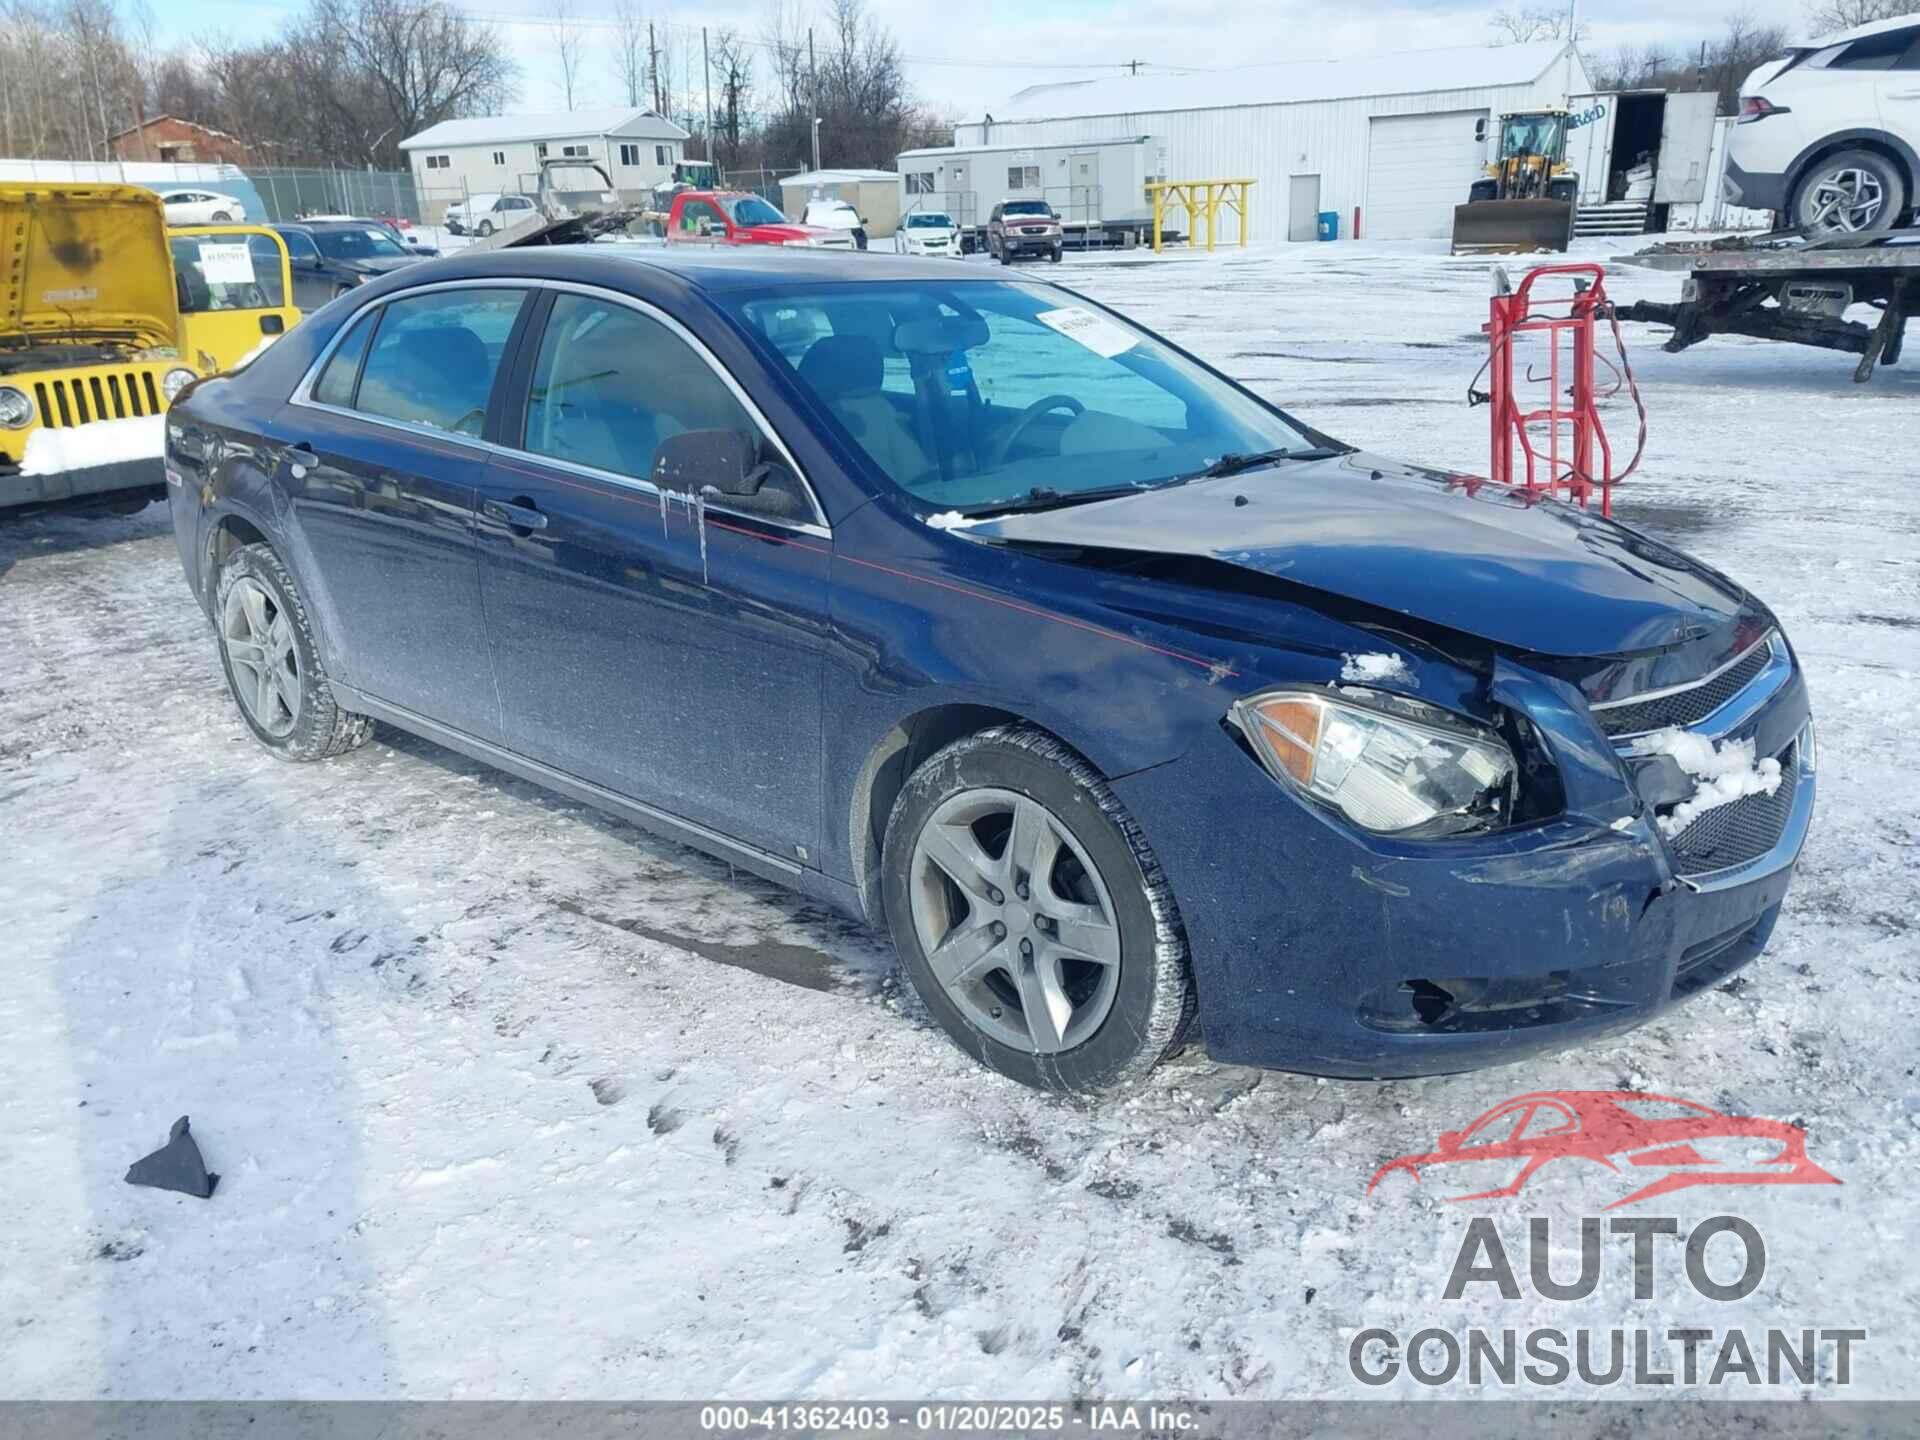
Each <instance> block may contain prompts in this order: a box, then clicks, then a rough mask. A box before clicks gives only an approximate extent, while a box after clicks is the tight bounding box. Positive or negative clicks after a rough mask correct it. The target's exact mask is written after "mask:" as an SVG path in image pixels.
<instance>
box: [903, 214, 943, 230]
mask: <svg viewBox="0 0 1920 1440" xmlns="http://www.w3.org/2000/svg"><path fill="white" fill-rule="evenodd" d="M907 228H908V229H909V230H951V229H952V228H953V221H952V220H950V219H948V218H947V217H946V216H945V215H941V214H939V213H937V212H935V213H931V214H925V215H909V216H908V217H907Z"/></svg>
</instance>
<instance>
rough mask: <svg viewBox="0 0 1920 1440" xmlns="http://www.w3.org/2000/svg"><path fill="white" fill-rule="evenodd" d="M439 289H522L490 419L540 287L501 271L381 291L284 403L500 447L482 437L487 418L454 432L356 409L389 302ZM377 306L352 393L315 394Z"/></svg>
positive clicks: (493, 393)
mask: <svg viewBox="0 0 1920 1440" xmlns="http://www.w3.org/2000/svg"><path fill="white" fill-rule="evenodd" d="M443 290H517V291H519V292H520V310H519V313H518V314H516V315H515V316H514V322H513V324H514V328H513V329H512V330H510V331H509V332H508V334H507V348H506V350H505V351H503V352H502V354H501V357H500V364H499V366H498V367H497V368H496V369H495V370H494V373H493V386H492V388H491V389H490V390H489V391H488V392H487V412H488V419H489V420H490V419H491V418H492V413H493V406H494V402H495V397H496V396H498V395H499V393H500V390H501V386H502V383H503V382H504V380H505V378H506V375H507V371H508V369H509V368H510V367H511V366H512V365H513V363H514V360H515V356H516V354H517V347H518V339H519V337H520V336H521V335H522V334H523V333H524V331H523V328H522V327H523V326H524V324H525V321H526V317H527V312H528V311H529V309H531V306H530V305H529V303H528V300H529V297H532V298H534V299H537V298H538V295H539V290H540V287H539V286H538V285H536V284H534V283H533V282H532V281H528V280H522V279H519V278H518V277H514V276H500V277H497V278H494V279H488V280H443V281H441V282H439V283H438V284H436V285H421V286H417V287H415V288H414V289H411V290H396V291H394V292H393V293H392V294H390V295H383V296H381V297H380V298H379V299H378V300H376V301H374V302H373V303H372V304H370V305H367V306H364V307H362V308H361V309H359V310H357V311H355V312H354V316H353V318H352V319H351V320H348V321H347V322H346V323H345V324H343V325H342V326H341V327H340V328H339V329H338V330H336V331H335V332H334V334H333V338H332V339H330V340H328V341H327V343H326V346H325V347H324V348H323V349H322V350H321V352H320V355H319V357H318V358H317V359H315V361H314V362H313V364H311V365H309V366H308V367H307V373H306V374H305V375H303V376H302V377H301V378H300V383H299V384H298V385H296V386H294V389H293V394H292V395H290V396H288V397H287V403H288V404H290V405H304V406H306V407H307V408H309V409H313V410H325V411H327V412H328V413H329V414H333V415H344V416H346V417H347V418H348V419H350V420H358V421H360V422H361V423H362V424H365V425H380V426H384V427H386V428H388V429H392V430H399V431H402V432H404V433H405V434H408V435H424V436H427V437H428V438H430V439H435V440H446V441H451V442H452V443H454V444H456V445H466V446H470V447H473V448H476V449H481V450H498V449H501V448H502V447H501V446H499V445H496V444H495V443H494V442H492V441H491V440H488V439H486V438H484V435H485V429H486V423H487V422H485V421H483V422H482V434H480V435H462V434H460V433H459V432H458V431H454V430H442V429H440V428H439V427H438V426H436V425H422V424H418V423H416V422H414V421H411V420H399V419H395V418H394V417H393V416H391V415H372V414H369V413H367V412H366V411H365V410H361V409H359V408H357V407H358V406H359V403H360V381H361V379H362V378H363V377H364V376H365V374H366V368H367V357H368V356H370V355H372V354H373V347H374V345H375V344H376V343H377V342H378V340H379V338H380V325H381V322H383V321H384V320H385V319H386V310H387V307H388V306H390V305H391V304H393V302H394V301H396V300H411V299H413V298H414V297H416V296H419V295H432V294H435V293H437V292H439V291H443ZM375 311H377V312H379V313H377V314H374V315H373V331H372V333H371V334H369V335H368V336H367V348H366V349H365V350H364V351H363V352H362V353H361V356H360V363H359V366H358V368H357V369H356V370H355V371H354V376H353V398H352V399H351V400H350V401H349V402H348V403H347V404H346V405H333V404H329V403H328V402H327V401H325V400H318V399H315V398H314V394H313V390H314V387H315V386H316V385H318V384H319V383H320V377H321V376H322V375H324V374H326V370H327V362H328V361H329V360H331V359H332V358H333V352H334V351H336V350H338V349H339V348H340V345H341V343H342V342H343V341H345V339H346V338H347V336H348V335H349V334H351V333H352V331H353V329H354V327H355V326H356V325H358V324H359V323H360V320H361V317H363V316H365V315H367V314H369V313H371V312H375Z"/></svg>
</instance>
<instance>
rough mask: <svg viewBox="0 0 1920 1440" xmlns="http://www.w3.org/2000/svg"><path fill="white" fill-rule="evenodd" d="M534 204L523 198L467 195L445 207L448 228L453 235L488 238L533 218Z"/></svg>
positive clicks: (515, 196)
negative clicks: (469, 234)
mask: <svg viewBox="0 0 1920 1440" xmlns="http://www.w3.org/2000/svg"><path fill="white" fill-rule="evenodd" d="M533 213H534V211H533V201H531V200H529V199H528V198H527V197H526V196H525V195H496V194H491V193H489V194H485V195H469V196H468V197H467V198H466V199H465V200H461V201H456V202H455V203H454V204H452V205H449V206H448V207H447V214H446V224H447V229H449V230H451V231H452V232H453V233H454V234H456V235H465V234H468V233H469V232H471V233H472V234H475V235H481V236H485V235H491V234H493V232H494V231H496V230H504V229H506V228H507V227H508V226H509V225H518V224H519V223H520V222H521V221H522V220H526V219H529V218H530V217H531V216H532V215H533Z"/></svg>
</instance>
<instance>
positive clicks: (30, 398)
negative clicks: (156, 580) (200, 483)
mask: <svg viewBox="0 0 1920 1440" xmlns="http://www.w3.org/2000/svg"><path fill="white" fill-rule="evenodd" d="M0 237H4V245H5V251H4V257H0V258H3V259H4V267H3V269H0V274H4V283H5V286H6V309H5V312H4V313H3V314H0V514H4V513H5V512H6V511H8V510H10V509H17V508H19V507H23V506H40V505H45V504H51V503H54V502H57V501H64V500H71V499H78V498H86V499H89V500H93V499H96V498H97V499H98V500H99V502H100V503H102V504H103V505H105V506H107V507H108V508H113V509H137V508H138V507H139V506H141V505H144V504H145V503H147V501H148V500H150V499H153V498H155V497H157V496H160V495H164V494H165V482H164V479H163V477H162V473H161V462H160V454H161V448H162V440H163V432H162V426H163V425H164V424H165V421H164V420H163V419H162V416H163V415H164V414H165V411H166V408H167V406H168V405H169V404H170V403H171V402H172V400H173V398H174V397H175V396H176V395H178V394H179V393H180V392H181V391H182V390H183V389H185V388H186V387H187V386H188V385H190V384H192V383H193V382H194V381H195V380H197V379H199V378H200V377H202V376H203V375H213V374H218V373H219V372H220V371H222V370H230V369H233V368H234V367H235V366H237V365H239V364H241V363H243V362H244V361H245V360H246V359H247V358H248V357H249V356H250V355H251V354H252V353H253V352H254V351H256V350H257V349H258V348H260V347H261V346H262V345H263V344H267V343H271V342H272V340H273V339H276V338H277V337H278V336H279V335H280V334H282V333H283V332H284V331H285V330H286V329H287V328H288V327H290V326H291V325H293V324H294V323H295V322H296V321H297V320H298V319H299V318H300V312H299V311H298V310H296V309H294V308H292V306H291V305H290V304H288V299H289V297H290V296H291V294H292V277H291V273H290V271H289V269H288V265H287V251H286V246H285V244H284V243H283V242H282V241H281V239H280V237H279V236H278V235H276V234H274V233H273V232H272V231H271V230H265V229H262V228H260V227H258V226H247V225H209V226H196V227H193V228H191V229H183V230H175V231H169V230H168V229H167V224H166V215H165V211H164V210H163V209H162V208H161V203H160V197H159V196H158V195H157V194H155V193H154V192H153V191H151V190H145V189H142V188H140V187H139V186H135V185H87V184H41V183H37V182H9V183H4V184H0Z"/></svg>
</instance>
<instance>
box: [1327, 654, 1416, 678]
mask: <svg viewBox="0 0 1920 1440" xmlns="http://www.w3.org/2000/svg"><path fill="white" fill-rule="evenodd" d="M1340 659H1341V660H1342V661H1343V662H1344V663H1343V664H1342V665H1341V666H1340V678H1341V679H1342V680H1346V681H1349V682H1355V683H1359V684H1364V685H1371V684H1377V683H1378V682H1380V681H1382V680H1404V679H1406V678H1407V660H1406V657H1405V656H1404V655H1394V654H1390V653H1381V654H1369V655H1342V656H1341V657H1340Z"/></svg>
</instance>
